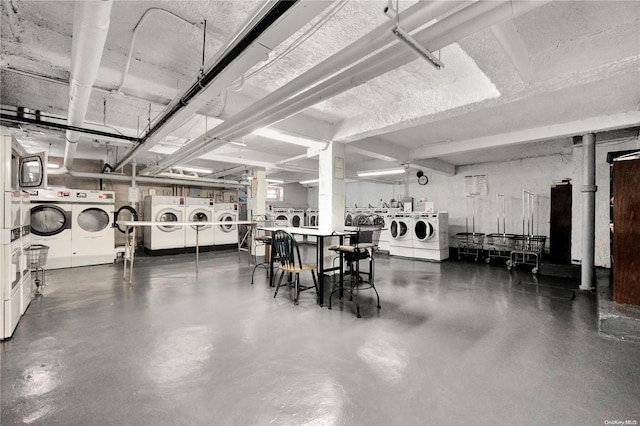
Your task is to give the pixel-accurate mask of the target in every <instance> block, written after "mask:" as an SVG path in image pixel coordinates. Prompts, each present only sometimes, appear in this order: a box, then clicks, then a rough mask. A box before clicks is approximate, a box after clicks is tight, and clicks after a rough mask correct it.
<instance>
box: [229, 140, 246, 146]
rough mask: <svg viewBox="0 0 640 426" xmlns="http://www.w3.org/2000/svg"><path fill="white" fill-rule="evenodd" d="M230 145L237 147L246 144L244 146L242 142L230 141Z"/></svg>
mask: <svg viewBox="0 0 640 426" xmlns="http://www.w3.org/2000/svg"><path fill="white" fill-rule="evenodd" d="M231 144H232V145H238V146H247V144H246V143H244V142H234V141H231Z"/></svg>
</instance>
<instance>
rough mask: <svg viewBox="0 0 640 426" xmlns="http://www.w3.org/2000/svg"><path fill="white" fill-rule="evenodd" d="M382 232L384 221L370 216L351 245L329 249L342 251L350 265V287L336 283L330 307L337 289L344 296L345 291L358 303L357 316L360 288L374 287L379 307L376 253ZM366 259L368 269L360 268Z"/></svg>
mask: <svg viewBox="0 0 640 426" xmlns="http://www.w3.org/2000/svg"><path fill="white" fill-rule="evenodd" d="M381 232H382V222H381V221H379V220H376V218H375V217H370V218H368V219H367V220H365V221H362V222H361V224H360V225H359V226H358V230H357V232H356V234H355V235H354V237H352V239H351V241H350V244H349V245H340V246H332V247H330V248H329V249H330V250H333V251H335V252H337V253H341V254H342V255H343V257H344V261H345V262H346V263H347V265H348V275H349V277H350V280H349V281H350V286H349V288H344V287H343V286H340V285H339V284H338V283H336V284H334V286H333V289H332V290H331V294H330V295H329V309H331V299H332V298H333V294H334V293H335V292H336V291H337V292H338V294H339V297H340V298H342V295H343V292H346V293H348V294H349V296H350V297H349V300H350V301H353V302H354V303H355V305H356V316H357V317H358V318H361V316H360V290H367V289H373V291H374V292H375V293H376V299H377V307H378V309H380V308H381V306H380V295H379V294H378V290H377V289H376V286H375V258H374V253H375V252H376V251H377V250H378V242H379V241H380V233H381ZM361 260H366V261H368V263H369V268H368V270H361V269H360V261H361Z"/></svg>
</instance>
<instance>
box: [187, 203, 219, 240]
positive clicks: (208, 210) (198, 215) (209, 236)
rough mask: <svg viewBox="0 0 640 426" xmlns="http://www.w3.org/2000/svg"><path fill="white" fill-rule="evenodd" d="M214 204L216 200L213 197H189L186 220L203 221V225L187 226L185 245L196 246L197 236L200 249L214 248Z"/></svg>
mask: <svg viewBox="0 0 640 426" xmlns="http://www.w3.org/2000/svg"><path fill="white" fill-rule="evenodd" d="M214 205H215V200H214V199H213V198H195V197H187V199H186V207H185V211H186V221H187V222H202V225H189V226H186V227H185V235H184V243H185V247H195V246H196V236H197V239H198V247H199V249H200V250H207V249H211V248H213V245H214V230H213V226H212V225H211V222H213V219H214ZM196 232H197V235H196Z"/></svg>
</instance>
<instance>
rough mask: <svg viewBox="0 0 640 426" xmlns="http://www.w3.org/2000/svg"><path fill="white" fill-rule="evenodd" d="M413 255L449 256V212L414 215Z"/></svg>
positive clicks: (425, 257) (418, 257) (433, 258)
mask: <svg viewBox="0 0 640 426" xmlns="http://www.w3.org/2000/svg"><path fill="white" fill-rule="evenodd" d="M413 238H414V240H413V257H415V258H416V259H429V260H444V259H448V258H449V214H448V213H447V212H433V213H420V214H417V215H416V216H415V217H414V226H413Z"/></svg>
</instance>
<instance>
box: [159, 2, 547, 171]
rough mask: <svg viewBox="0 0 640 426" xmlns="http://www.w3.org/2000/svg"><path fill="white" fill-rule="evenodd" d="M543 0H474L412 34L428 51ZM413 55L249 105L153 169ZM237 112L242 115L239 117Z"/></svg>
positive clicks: (393, 54)
mask: <svg viewBox="0 0 640 426" xmlns="http://www.w3.org/2000/svg"><path fill="white" fill-rule="evenodd" d="M545 3H547V2H546V1H530V2H510V1H505V2H493V1H490V2H477V3H474V4H472V5H470V6H469V7H466V8H464V9H462V10H460V11H458V12H455V13H453V14H452V15H450V16H448V17H446V18H444V19H442V20H441V21H438V22H436V23H435V24H433V25H431V26H429V27H427V28H425V29H423V30H421V31H418V32H417V33H416V34H414V35H413V37H414V39H416V40H417V41H419V42H420V43H422V44H423V45H425V46H426V47H427V48H429V49H430V50H431V51H434V50H438V49H441V48H443V47H445V46H447V45H449V44H451V43H453V42H455V41H457V40H459V39H462V38H464V37H466V36H468V35H471V34H473V33H475V32H478V31H480V30H482V29H484V28H487V27H489V26H491V25H495V24H498V23H500V22H503V21H506V20H508V19H512V18H515V17H517V16H519V15H521V14H523V13H526V12H529V11H531V10H533V9H535V8H537V7H539V6H541V5H543V4H545ZM405 22H406V20H405ZM414 59H415V53H414V52H413V51H410V50H408V49H385V50H384V51H381V52H378V53H376V54H375V55H373V56H371V57H369V58H368V59H366V60H364V61H362V62H360V63H358V64H356V65H354V66H352V67H351V68H349V69H346V70H344V71H342V72H341V73H339V74H337V75H335V76H333V77H331V78H329V79H328V80H326V81H324V82H322V83H319V84H317V85H315V86H313V87H312V88H311V89H309V90H307V91H306V92H303V93H301V94H299V95H297V96H294V97H291V98H287V99H281V100H280V102H278V101H277V100H272V107H267V108H266V109H263V111H262V112H261V113H258V114H254V115H251V116H247V117H245V112H246V111H247V110H249V108H248V109H246V110H244V111H243V112H241V113H239V114H237V115H236V116H234V117H231V118H230V119H228V120H226V121H225V122H224V123H222V124H220V125H219V126H217V127H215V128H214V129H212V130H210V131H209V132H207V133H205V134H204V135H202V136H201V137H200V138H198V139H196V141H195V142H197V143H196V145H194V146H193V149H192V144H189V145H187V146H185V147H184V148H181V149H179V150H178V151H176V153H174V154H171V155H169V156H168V157H167V158H165V159H163V160H161V161H160V162H159V163H158V164H159V167H158V168H156V169H155V170H153V171H154V172H155V173H157V172H160V171H161V170H164V169H166V168H168V167H170V166H171V165H173V164H175V163H176V162H179V161H189V160H192V159H194V158H197V157H198V156H200V155H203V154H206V153H207V152H209V151H211V149H212V148H210V147H209V146H207V143H206V142H205V139H206V138H209V139H211V138H214V137H220V138H221V139H233V138H237V137H240V136H244V135H246V134H248V133H251V132H252V131H253V130H255V129H258V128H260V127H265V126H269V125H272V124H274V123H276V122H278V121H281V120H283V119H285V118H287V117H290V116H292V115H294V114H296V113H298V112H300V111H302V110H304V109H306V108H308V107H310V106H312V105H315V104H316V103H318V102H321V101H324V100H326V99H328V98H330V97H332V96H335V95H337V94H340V93H343V92H345V91H347V90H349V89H351V88H353V87H356V86H358V85H360V84H363V83H365V82H367V81H369V80H371V79H373V78H375V77H378V76H379V75H382V74H384V73H386V72H388V71H391V70H393V69H395V68H398V67H399V66H402V65H404V64H406V63H408V62H411V61H412V60H414ZM287 86H288V85H285V86H283V88H282V89H285V88H286V87H287ZM276 92H277V91H276ZM276 92H274V93H276ZM259 102H260V101H259ZM239 115H240V118H239V119H238V116H239ZM220 128H225V129H228V128H231V129H230V130H229V131H225V132H219V131H218V130H219V129H220ZM234 129H237V130H236V132H235V133H233V130H234Z"/></svg>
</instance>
